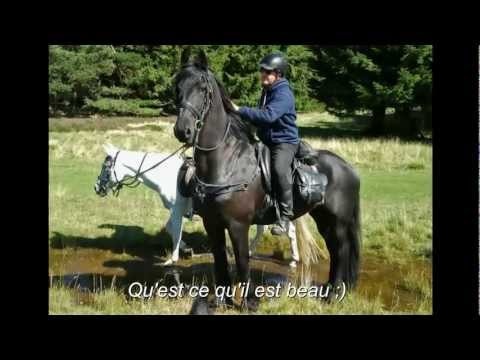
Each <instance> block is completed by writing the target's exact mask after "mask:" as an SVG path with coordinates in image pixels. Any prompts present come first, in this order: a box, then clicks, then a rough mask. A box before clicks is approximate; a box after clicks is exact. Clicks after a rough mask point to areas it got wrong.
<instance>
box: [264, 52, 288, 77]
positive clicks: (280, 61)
mask: <svg viewBox="0 0 480 360" xmlns="http://www.w3.org/2000/svg"><path fill="white" fill-rule="evenodd" d="M260 69H265V70H274V71H277V72H279V73H280V74H281V75H282V76H285V74H286V73H287V69H288V63H287V59H286V58H285V56H284V55H283V54H282V53H279V52H276V53H272V54H269V55H267V56H265V57H264V58H263V59H262V61H260Z"/></svg>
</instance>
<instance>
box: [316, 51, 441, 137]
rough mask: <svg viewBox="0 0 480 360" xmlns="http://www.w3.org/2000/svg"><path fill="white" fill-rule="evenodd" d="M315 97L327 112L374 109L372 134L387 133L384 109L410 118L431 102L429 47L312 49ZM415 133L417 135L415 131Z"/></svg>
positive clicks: (372, 110)
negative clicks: (413, 110) (416, 108)
mask: <svg viewBox="0 0 480 360" xmlns="http://www.w3.org/2000/svg"><path fill="white" fill-rule="evenodd" d="M311 49H312V51H313V52H314V53H315V55H316V59H315V61H314V62H313V67H314V68H315V70H316V72H317V79H314V80H313V81H312V87H313V88H314V89H315V96H316V97H317V98H318V99H319V100H321V101H324V102H325V103H326V104H327V106H328V107H330V108H335V109H340V110H347V111H355V110H370V111H371V112H372V122H371V127H370V129H369V130H370V132H371V133H373V134H376V135H379V134H383V133H384V132H385V110H386V108H387V107H393V108H395V109H396V110H397V112H398V113H399V114H402V113H403V114H405V113H409V111H410V110H411V108H412V107H413V106H415V105H416V104H417V103H418V102H423V103H428V101H429V100H428V99H429V98H431V50H432V49H431V46H426V45H392V46H390V45H389V46H344V47H322V46H312V47H311ZM430 101H431V100H430ZM411 131H412V132H413V131H415V129H414V127H411Z"/></svg>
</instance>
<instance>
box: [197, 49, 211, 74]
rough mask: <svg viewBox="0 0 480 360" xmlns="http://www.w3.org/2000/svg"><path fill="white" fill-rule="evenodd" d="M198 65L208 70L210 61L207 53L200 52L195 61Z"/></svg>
mask: <svg viewBox="0 0 480 360" xmlns="http://www.w3.org/2000/svg"><path fill="white" fill-rule="evenodd" d="M195 60H196V63H197V64H198V65H199V66H200V67H201V68H202V69H203V70H207V69H208V59H207V55H206V54H205V51H203V49H202V50H200V51H199V52H198V55H197V58H196V59H195Z"/></svg>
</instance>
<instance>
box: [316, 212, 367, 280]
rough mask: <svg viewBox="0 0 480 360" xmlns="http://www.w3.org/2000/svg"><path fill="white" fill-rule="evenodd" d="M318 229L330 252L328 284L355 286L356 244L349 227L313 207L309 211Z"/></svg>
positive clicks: (356, 268)
mask: <svg viewBox="0 0 480 360" xmlns="http://www.w3.org/2000/svg"><path fill="white" fill-rule="evenodd" d="M310 215H311V216H312V217H313V218H314V220H315V222H316V224H317V228H318V231H319V232H320V233H321V234H322V236H323V237H324V239H325V242H326V244H327V248H328V252H329V253H330V273H329V277H328V279H329V280H328V282H329V284H330V285H331V286H332V287H333V289H338V287H339V286H342V285H343V284H344V285H345V286H346V287H347V289H350V288H353V287H354V286H355V283H356V280H357V275H358V257H359V255H358V249H357V247H358V244H357V239H356V238H355V237H352V236H351V235H352V234H351V228H352V226H351V225H349V224H348V223H347V222H346V221H345V220H343V219H341V218H339V217H338V216H335V215H332V214H328V213H327V212H326V211H322V210H320V209H315V210H313V211H311V212H310Z"/></svg>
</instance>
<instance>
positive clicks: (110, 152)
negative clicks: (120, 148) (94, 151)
mask: <svg viewBox="0 0 480 360" xmlns="http://www.w3.org/2000/svg"><path fill="white" fill-rule="evenodd" d="M103 150H105V153H106V154H107V155H110V156H113V155H114V153H115V152H116V151H117V148H116V147H115V146H113V145H112V144H110V143H107V144H104V145H103Z"/></svg>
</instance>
